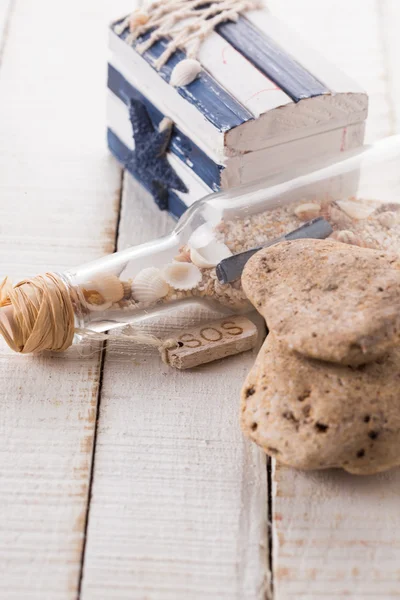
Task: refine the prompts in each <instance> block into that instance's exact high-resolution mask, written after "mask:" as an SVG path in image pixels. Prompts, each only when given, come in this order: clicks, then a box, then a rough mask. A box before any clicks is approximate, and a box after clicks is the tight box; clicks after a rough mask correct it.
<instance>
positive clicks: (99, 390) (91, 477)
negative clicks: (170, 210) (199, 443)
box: [76, 170, 125, 600]
mask: <svg viewBox="0 0 400 600" xmlns="http://www.w3.org/2000/svg"><path fill="white" fill-rule="evenodd" d="M124 178H125V173H124V171H122V170H121V176H120V188H119V196H118V210H117V220H116V224H115V236H114V250H113V251H114V252H116V250H117V247H118V238H119V229H120V224H121V212H122V211H121V208H122V193H123V189H124ZM106 354H107V342H102V345H101V350H100V372H99V385H98V388H97V398H96V400H97V402H96V417H95V425H94V432H93V445H92V455H91V463H90V471H89V483H88V494H87V503H86V515H85V523H84V527H83V542H82V554H81V561H80V565H79V574H78V588H77V594H76V600H81V598H82V584H83V575H84V571H85V559H86V542H87V537H88V530H89V517H90V507H91V503H92V494H93V482H94V472H95V461H96V443H97V432H98V428H99V420H100V405H101V393H102V390H103V377H104V368H105V361H106Z"/></svg>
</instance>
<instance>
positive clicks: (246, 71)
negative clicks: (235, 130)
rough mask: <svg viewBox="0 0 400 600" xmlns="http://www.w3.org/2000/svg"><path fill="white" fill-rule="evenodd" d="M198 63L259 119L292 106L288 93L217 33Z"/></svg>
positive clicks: (208, 40) (203, 47) (207, 42)
mask: <svg viewBox="0 0 400 600" xmlns="http://www.w3.org/2000/svg"><path fill="white" fill-rule="evenodd" d="M198 59H199V61H200V62H201V64H202V65H203V67H204V68H205V69H206V70H207V71H208V72H209V73H210V74H211V75H212V76H213V77H214V79H216V81H218V82H219V83H220V84H221V85H222V86H223V87H224V88H225V89H226V90H228V91H229V92H230V93H231V94H232V95H233V96H234V97H235V98H236V99H237V100H239V102H240V103H241V104H242V105H243V106H245V107H246V108H247V109H248V110H249V111H250V112H251V113H252V114H253V115H254V117H255V118H258V117H259V116H260V115H262V114H263V113H265V112H268V111H270V110H274V109H275V108H278V107H280V106H284V105H285V104H292V99H291V98H290V97H289V96H288V95H287V94H285V92H283V91H282V90H280V89H279V88H278V87H277V86H276V85H275V83H274V82H273V81H271V80H270V79H268V77H266V76H265V75H264V74H263V73H261V71H259V70H258V69H257V68H256V67H253V65H252V64H251V62H249V61H248V60H247V59H246V58H245V57H244V56H243V55H242V54H240V53H239V52H238V51H237V50H235V48H234V47H233V46H231V45H230V44H229V43H228V42H226V41H225V40H224V39H223V38H222V37H221V36H220V35H218V34H217V33H215V32H213V33H211V34H210V35H209V36H208V37H207V38H206V39H205V40H204V42H203V43H202V44H201V46H200V51H199V56H198Z"/></svg>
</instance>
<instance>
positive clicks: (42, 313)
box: [0, 273, 75, 354]
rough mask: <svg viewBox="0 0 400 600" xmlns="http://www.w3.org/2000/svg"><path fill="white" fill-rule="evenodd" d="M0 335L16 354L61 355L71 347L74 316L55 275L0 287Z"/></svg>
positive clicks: (60, 282) (7, 283)
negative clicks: (54, 353)
mask: <svg viewBox="0 0 400 600" xmlns="http://www.w3.org/2000/svg"><path fill="white" fill-rule="evenodd" d="M0 308H1V310H0V333H1V335H2V336H3V337H4V339H5V341H6V342H7V344H8V345H9V346H10V348H11V349H12V350H14V351H15V352H20V353H21V354H28V353H30V352H40V351H41V350H53V351H55V352H62V351H64V350H66V349H67V348H69V347H70V346H71V344H72V341H73V338H74V333H75V316H74V309H73V306H72V302H71V298H70V295H69V291H68V289H67V287H66V285H65V284H64V283H63V281H62V280H61V279H60V278H59V277H58V276H57V275H55V274H54V273H46V274H45V275H38V276H36V277H33V278H32V279H24V280H23V281H20V282H19V283H17V284H16V285H15V286H13V285H12V283H11V281H10V280H9V279H8V277H6V278H5V279H4V280H3V282H2V283H1V284H0Z"/></svg>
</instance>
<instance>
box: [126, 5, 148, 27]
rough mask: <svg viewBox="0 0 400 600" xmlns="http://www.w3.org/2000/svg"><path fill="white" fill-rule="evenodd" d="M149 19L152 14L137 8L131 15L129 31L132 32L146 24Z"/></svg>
mask: <svg viewBox="0 0 400 600" xmlns="http://www.w3.org/2000/svg"><path fill="white" fill-rule="evenodd" d="M149 19H150V15H149V14H148V13H147V12H144V11H143V10H140V9H137V10H135V11H134V12H133V13H132V14H131V16H130V17H129V31H130V32H131V33H132V32H133V31H135V29H137V28H138V27H141V26H142V25H146V23H147V21H148V20H149Z"/></svg>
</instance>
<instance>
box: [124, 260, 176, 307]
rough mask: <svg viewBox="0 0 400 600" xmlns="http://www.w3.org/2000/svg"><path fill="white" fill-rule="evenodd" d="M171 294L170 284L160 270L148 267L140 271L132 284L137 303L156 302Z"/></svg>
mask: <svg viewBox="0 0 400 600" xmlns="http://www.w3.org/2000/svg"><path fill="white" fill-rule="evenodd" d="M168 292H169V286H168V283H166V281H165V279H163V277H162V274H161V271H160V269H157V268H156V267H148V268H147V269H143V270H142V271H140V272H139V273H138V274H137V275H136V277H135V279H134V280H133V283H132V296H133V299H134V300H136V301H137V302H155V301H156V300H159V299H160V298H164V296H166V295H167V294H168Z"/></svg>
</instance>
